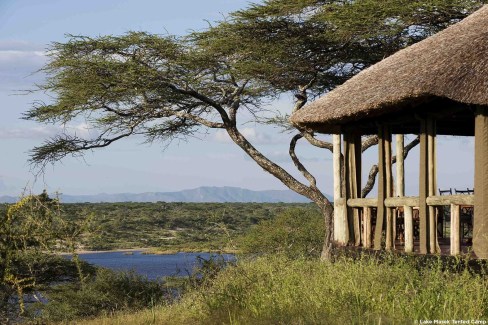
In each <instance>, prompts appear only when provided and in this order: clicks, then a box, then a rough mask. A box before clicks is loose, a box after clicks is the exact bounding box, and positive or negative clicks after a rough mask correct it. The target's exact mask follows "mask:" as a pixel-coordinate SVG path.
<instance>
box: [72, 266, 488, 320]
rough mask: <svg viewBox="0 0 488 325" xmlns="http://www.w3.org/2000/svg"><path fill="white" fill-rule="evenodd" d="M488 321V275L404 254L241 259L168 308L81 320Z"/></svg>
mask: <svg viewBox="0 0 488 325" xmlns="http://www.w3.org/2000/svg"><path fill="white" fill-rule="evenodd" d="M435 319H437V320H452V319H462V320H477V319H485V320H486V319H488V278H487V277H486V276H480V275H474V274H471V273H469V272H468V271H463V272H460V273H454V272H450V271H444V270H443V269H442V267H441V265H440V263H433V264H432V265H431V266H430V267H424V268H418V267H417V266H415V265H414V264H412V262H409V261H407V260H405V259H401V258H395V259H393V258H387V259H386V261H384V262H381V263H380V262H378V261H376V260H371V259H370V258H363V259H362V260H360V261H356V262H352V261H350V260H346V259H344V260H340V261H338V262H336V263H333V264H332V263H321V262H319V261H311V260H287V259H286V258H283V257H261V258H258V259H255V260H253V261H241V262H240V263H239V265H238V266H237V267H230V268H228V269H226V270H225V271H224V272H222V273H220V274H219V275H218V277H217V278H216V279H214V280H213V281H212V283H211V284H210V283H209V284H208V285H207V286H204V287H200V288H199V289H197V290H195V291H193V292H191V293H189V294H188V295H185V297H183V299H182V300H181V301H180V302H178V303H176V304H174V305H172V306H167V307H155V308H152V309H150V310H145V311H141V312H138V313H133V314H118V315H115V316H112V317H105V318H98V319H94V320H91V321H80V322H79V323H77V324H84V325H92V324H107V325H108V324H134V325H137V324H227V323H228V324H378V323H382V324H412V323H413V321H414V320H435Z"/></svg>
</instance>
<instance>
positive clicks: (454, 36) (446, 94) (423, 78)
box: [291, 5, 488, 133]
mask: <svg viewBox="0 0 488 325" xmlns="http://www.w3.org/2000/svg"><path fill="white" fill-rule="evenodd" d="M433 99H439V100H443V101H444V103H443V104H442V105H441V106H445V105H444V104H445V103H446V102H447V103H457V104H476V105H488V5H486V6H484V7H482V8H481V9H479V10H478V11H476V12H475V13H473V14H472V15H470V16H469V17H467V18H466V19H464V20H462V21H461V22H459V23H457V24H455V25H452V26H451V27H449V28H447V29H445V30H443V31H441V32H439V33H437V34H435V35H433V36H431V37H429V38H427V39H425V40H423V41H421V42H419V43H417V44H414V45H412V46H410V47H408V48H406V49H403V50H400V51H398V52H397V53H395V54H393V55H391V56H390V57H388V58H386V59H384V60H383V61H381V62H379V63H377V64H375V65H373V66H371V67H370V68H368V69H366V70H364V71H362V72H361V73H359V74H358V75H357V76H355V77H353V78H351V79H350V80H348V81H347V82H345V83H344V84H343V85H341V86H339V87H337V88H336V89H334V90H333V91H331V92H330V93H328V94H326V95H325V96H323V97H321V98H320V99H318V100H316V101H315V102H312V103H311V104H309V105H307V106H305V107H304V108H302V109H301V110H299V111H298V112H296V113H295V114H293V115H292V117H291V121H292V122H293V123H296V124H298V125H302V126H307V127H311V128H313V129H316V130H320V131H322V132H326V133H335V132H336V130H337V126H338V125H345V124H349V125H353V124H354V123H357V122H358V121H362V120H374V119H378V118H379V117H382V116H385V115H387V114H389V115H390V116H391V115H396V114H399V113H400V112H405V111H406V110H413V109H415V107H418V106H419V105H420V104H422V103H427V102H431V101H432V100H433ZM424 106H426V105H424ZM465 106H466V105H465ZM424 108H428V107H427V106H426V107H424ZM424 108H423V109H424Z"/></svg>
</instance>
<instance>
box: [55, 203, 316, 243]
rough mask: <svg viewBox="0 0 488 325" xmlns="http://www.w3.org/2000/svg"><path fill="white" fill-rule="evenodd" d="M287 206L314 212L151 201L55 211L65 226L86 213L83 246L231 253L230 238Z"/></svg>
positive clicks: (270, 206)
mask: <svg viewBox="0 0 488 325" xmlns="http://www.w3.org/2000/svg"><path fill="white" fill-rule="evenodd" d="M292 207H301V208H303V209H315V208H314V206H313V205H311V204H285V203H165V202H157V203H96V204H95V203H76V204H62V206H61V210H62V214H63V217H64V218H65V219H66V220H68V221H69V222H71V223H73V222H79V220H83V218H84V216H86V215H92V217H91V219H90V220H91V228H92V229H95V230H96V231H94V232H86V233H85V234H84V236H83V237H81V238H80V243H81V244H82V245H83V247H84V248H88V249H94V250H109V249H120V248H135V247H154V248H157V249H160V250H166V251H174V250H182V251H192V250H195V251H209V250H210V251H222V250H234V249H235V247H234V244H233V242H232V241H233V239H234V238H236V237H238V236H239V235H241V234H243V233H244V232H245V231H247V230H248V229H249V228H250V227H251V226H252V225H254V224H257V223H259V222H260V221H262V220H269V219H272V218H274V217H275V216H276V215H277V214H279V213H281V212H283V211H285V210H286V209H288V208H292ZM141 234H143V235H141Z"/></svg>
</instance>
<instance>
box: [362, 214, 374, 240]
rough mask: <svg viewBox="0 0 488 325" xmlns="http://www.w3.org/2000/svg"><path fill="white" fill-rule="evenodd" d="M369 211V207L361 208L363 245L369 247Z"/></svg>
mask: <svg viewBox="0 0 488 325" xmlns="http://www.w3.org/2000/svg"><path fill="white" fill-rule="evenodd" d="M371 212H372V209H371V208H370V207H364V208H363V232H364V233H363V247H365V248H370V247H371Z"/></svg>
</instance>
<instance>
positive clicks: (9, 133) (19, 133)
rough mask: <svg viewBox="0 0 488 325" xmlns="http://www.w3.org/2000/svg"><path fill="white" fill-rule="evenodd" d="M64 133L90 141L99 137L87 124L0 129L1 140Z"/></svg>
mask: <svg viewBox="0 0 488 325" xmlns="http://www.w3.org/2000/svg"><path fill="white" fill-rule="evenodd" d="M62 132H65V133H68V134H71V135H76V136H78V137H80V138H85V139H90V138H94V137H96V136H97V135H98V133H97V132H96V131H95V130H93V129H92V128H91V127H90V126H89V125H88V124H87V123H80V124H76V125H67V126H65V127H61V126H54V125H41V126H33V127H17V128H3V129H0V139H36V140H38V139H45V138H49V137H52V136H54V135H56V134H60V133H62Z"/></svg>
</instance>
